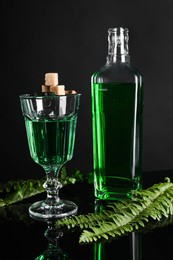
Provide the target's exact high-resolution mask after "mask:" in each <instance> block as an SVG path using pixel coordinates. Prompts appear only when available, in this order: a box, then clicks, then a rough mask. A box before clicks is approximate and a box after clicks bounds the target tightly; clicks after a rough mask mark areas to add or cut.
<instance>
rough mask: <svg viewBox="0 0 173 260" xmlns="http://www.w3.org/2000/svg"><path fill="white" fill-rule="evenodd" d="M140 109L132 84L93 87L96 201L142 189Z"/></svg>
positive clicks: (137, 90)
mask: <svg viewBox="0 0 173 260" xmlns="http://www.w3.org/2000/svg"><path fill="white" fill-rule="evenodd" d="M142 106H143V104H142V91H141V88H140V87H139V86H138V85H137V84H135V83H93V84H92V120H93V160H94V162H93V163H94V185H95V196H96V197H97V198H99V199H116V198H119V197H122V196H126V195H128V194H130V193H131V191H132V190H137V189H140V187H141V155H140V154H141V138H142V137H141V135H142V132H141V131H142V130H141V129H142V127H141V126H142ZM129 196H130V195H129Z"/></svg>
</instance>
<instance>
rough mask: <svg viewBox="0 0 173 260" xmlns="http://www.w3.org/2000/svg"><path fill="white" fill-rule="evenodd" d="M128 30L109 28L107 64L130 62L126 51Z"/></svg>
mask: <svg viewBox="0 0 173 260" xmlns="http://www.w3.org/2000/svg"><path fill="white" fill-rule="evenodd" d="M128 40H129V36H128V29H127V28H122V27H118V28H111V29H109V30H108V55H107V64H109V63H115V62H124V63H125V62H128V63H129V62H130V55H129V50H128Z"/></svg>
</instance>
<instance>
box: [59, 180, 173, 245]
mask: <svg viewBox="0 0 173 260" xmlns="http://www.w3.org/2000/svg"><path fill="white" fill-rule="evenodd" d="M172 214H173V183H171V182H170V179H169V178H166V179H165V182H161V183H158V184H154V185H153V186H152V187H150V188H148V189H146V190H141V191H137V192H135V193H134V196H133V199H128V198H127V199H122V200H121V201H115V202H111V203H108V204H107V207H106V209H105V210H103V211H102V212H100V213H89V214H85V215H79V216H73V217H71V218H67V219H61V220H58V221H57V222H56V225H57V227H61V226H66V227H68V228H73V227H79V228H81V229H82V230H83V231H82V233H81V235H80V238H79V243H92V242H95V241H97V242H103V241H108V240H110V239H113V238H117V237H119V236H122V235H125V234H127V233H129V232H135V231H137V230H140V229H141V228H144V227H145V226H146V224H147V222H149V220H151V219H153V220H155V221H159V220H161V219H162V218H163V217H165V218H168V217H169V216H170V215H172ZM85 229H87V230H85Z"/></svg>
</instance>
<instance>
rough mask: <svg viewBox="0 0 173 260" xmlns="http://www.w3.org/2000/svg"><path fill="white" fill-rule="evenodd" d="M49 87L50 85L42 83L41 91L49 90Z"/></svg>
mask: <svg viewBox="0 0 173 260" xmlns="http://www.w3.org/2000/svg"><path fill="white" fill-rule="evenodd" d="M49 88H50V87H49V86H44V85H42V86H41V91H42V92H49Z"/></svg>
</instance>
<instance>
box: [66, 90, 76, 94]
mask: <svg viewBox="0 0 173 260" xmlns="http://www.w3.org/2000/svg"><path fill="white" fill-rule="evenodd" d="M76 93H77V92H76V91H75V90H66V91H65V94H66V95H67V94H76Z"/></svg>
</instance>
